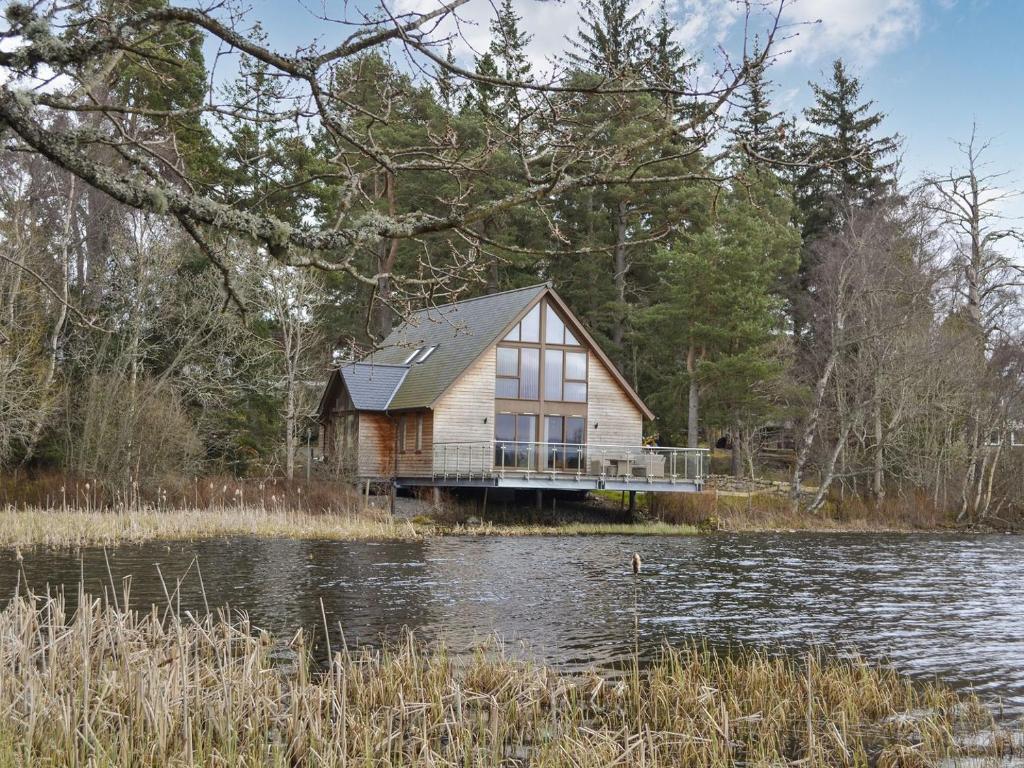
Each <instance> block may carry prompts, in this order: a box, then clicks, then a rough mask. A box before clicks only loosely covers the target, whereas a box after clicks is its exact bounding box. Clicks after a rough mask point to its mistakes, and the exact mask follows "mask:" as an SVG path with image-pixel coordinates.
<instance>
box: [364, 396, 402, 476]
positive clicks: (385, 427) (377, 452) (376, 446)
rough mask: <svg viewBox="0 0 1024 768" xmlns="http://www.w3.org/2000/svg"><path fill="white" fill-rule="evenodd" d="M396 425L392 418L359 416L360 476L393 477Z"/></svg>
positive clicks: (371, 414)
mask: <svg viewBox="0 0 1024 768" xmlns="http://www.w3.org/2000/svg"><path fill="white" fill-rule="evenodd" d="M394 462H395V425H394V421H392V418H391V417H390V416H387V415H386V414H383V413H370V412H367V411H364V412H363V413H360V414H359V475H360V476H361V477H391V476H392V474H393V473H394V468H395V463H394Z"/></svg>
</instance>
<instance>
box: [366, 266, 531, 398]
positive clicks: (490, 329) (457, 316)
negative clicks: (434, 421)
mask: <svg viewBox="0 0 1024 768" xmlns="http://www.w3.org/2000/svg"><path fill="white" fill-rule="evenodd" d="M547 287H548V286H547V284H541V285H533V286H530V287H529V288H519V289H517V290H513V291H504V292H503V293H493V294H490V295H488V296H480V297H479V298H476V299H465V300H463V301H458V302H455V303H454V304H444V305H442V306H439V307H429V308H427V309H423V310H420V311H419V312H415V313H413V314H412V315H411V316H410V317H409V319H408V320H407V321H406V322H405V323H403V324H402V325H400V326H399V327H398V328H396V329H395V330H394V331H392V332H391V334H390V335H389V336H388V337H387V338H386V339H385V340H384V342H383V344H382V345H381V349H378V350H377V351H376V352H374V353H372V354H371V355H369V356H368V357H366V358H365V359H364V360H363V361H362V363H361V365H362V366H365V367H369V366H370V364H375V365H377V366H381V365H386V366H402V367H406V368H407V369H408V373H407V374H406V375H405V377H404V380H403V381H402V382H401V383H400V386H399V387H398V390H397V391H396V392H395V393H394V397H392V398H391V402H390V404H389V405H388V408H389V409H401V408H426V407H430V406H432V405H433V404H434V401H435V400H437V398H438V397H440V396H441V395H442V394H443V393H444V392H445V391H446V390H447V389H448V387H450V386H451V385H452V383H453V382H454V381H455V379H457V378H458V377H459V375H460V374H461V373H462V372H463V371H464V370H466V368H468V367H469V366H470V365H471V364H472V363H473V361H474V360H476V359H477V358H478V357H479V356H480V355H481V354H482V353H483V352H484V350H485V349H487V347H488V346H490V345H491V343H493V342H494V341H496V340H497V338H498V334H500V333H501V332H502V331H503V330H504V329H505V328H506V327H507V326H508V325H509V324H511V323H512V321H513V320H515V319H516V317H517V316H518V315H519V314H520V313H521V312H523V311H525V310H526V308H527V307H529V306H530V304H532V303H533V301H534V300H535V299H537V298H538V297H539V296H540V295H541V294H542V293H543V292H544V291H545V289H546V288H547ZM433 346H436V347H437V349H435V350H434V351H433V352H432V353H431V354H430V356H429V357H427V358H426V360H424V361H423V362H422V363H412V364H411V365H408V366H406V365H405V361H406V360H407V359H408V357H409V355H410V354H412V352H413V350H416V349H426V348H429V347H433ZM347 381H348V380H347V379H346V383H347ZM357 407H358V406H357Z"/></svg>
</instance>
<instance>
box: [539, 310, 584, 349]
mask: <svg viewBox="0 0 1024 768" xmlns="http://www.w3.org/2000/svg"><path fill="white" fill-rule="evenodd" d="M544 341H545V342H546V343H548V344H565V345H568V346H570V347H578V346H579V344H580V343H579V342H578V341H576V337H575V336H573V335H572V332H571V331H570V330H569V329H568V328H566V326H565V322H564V321H563V320H562V317H561V315H559V314H558V312H556V311H555V308H554V307H552V306H551V305H550V304H545V305H544Z"/></svg>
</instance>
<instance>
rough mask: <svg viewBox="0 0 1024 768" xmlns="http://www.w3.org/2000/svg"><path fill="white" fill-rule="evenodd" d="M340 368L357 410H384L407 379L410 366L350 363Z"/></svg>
mask: <svg viewBox="0 0 1024 768" xmlns="http://www.w3.org/2000/svg"><path fill="white" fill-rule="evenodd" d="M338 370H339V372H340V373H341V377H342V379H344V380H345V389H347V390H348V395H349V397H351V398H352V405H354V406H355V407H356V409H357V410H360V411H383V410H385V409H387V407H388V404H389V403H390V402H391V398H392V397H393V396H394V394H395V392H396V391H397V390H398V388H399V387H400V386H402V382H403V381H405V377H406V374H408V373H409V366H407V365H381V364H371V363H348V364H346V365H343V366H342V367H341V368H339V369H338Z"/></svg>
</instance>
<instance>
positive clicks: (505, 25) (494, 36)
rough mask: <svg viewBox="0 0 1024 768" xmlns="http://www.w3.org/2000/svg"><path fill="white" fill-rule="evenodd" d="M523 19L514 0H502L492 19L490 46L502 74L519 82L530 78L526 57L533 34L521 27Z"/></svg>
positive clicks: (505, 77)
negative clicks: (516, 9)
mask: <svg viewBox="0 0 1024 768" xmlns="http://www.w3.org/2000/svg"><path fill="white" fill-rule="evenodd" d="M522 20H523V18H522V16H520V15H519V14H517V13H516V11H515V8H514V7H513V5H512V0H502V3H501V7H500V8H499V9H498V13H497V15H496V16H495V17H494V18H493V19H492V20H491V25H490V32H491V43H490V46H488V51H489V52H490V54H491V56H493V57H494V61H495V63H496V64H497V66H498V72H499V73H500V74H501V76H502V77H503V78H504V79H506V80H515V81H517V82H523V81H527V80H529V79H530V62H529V60H528V59H527V58H526V47H527V46H528V45H529V44H530V41H531V40H532V39H533V36H532V35H528V34H526V33H525V32H523V31H522V30H521V29H520V28H519V25H520V23H521V22H522Z"/></svg>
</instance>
